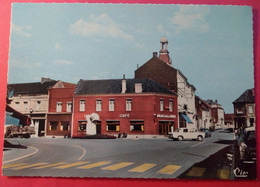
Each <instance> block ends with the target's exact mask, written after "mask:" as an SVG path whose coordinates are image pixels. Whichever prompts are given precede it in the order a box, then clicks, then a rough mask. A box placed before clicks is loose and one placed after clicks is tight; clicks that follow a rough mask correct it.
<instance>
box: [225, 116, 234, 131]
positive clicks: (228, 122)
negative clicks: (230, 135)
mask: <svg viewBox="0 0 260 187" xmlns="http://www.w3.org/2000/svg"><path fill="white" fill-rule="evenodd" d="M224 118H225V119H224V120H225V124H224V128H232V129H234V127H235V121H234V114H225V115H224Z"/></svg>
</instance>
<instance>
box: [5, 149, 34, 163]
mask: <svg viewBox="0 0 260 187" xmlns="http://www.w3.org/2000/svg"><path fill="white" fill-rule="evenodd" d="M27 147H30V148H32V149H34V152H33V153H30V154H28V155H24V156H21V157H18V158H14V159H12V160H8V161H4V162H3V164H7V163H10V162H15V161H17V160H21V159H24V158H27V157H29V156H32V155H34V154H36V153H37V152H38V149H37V148H36V147H31V146H27Z"/></svg>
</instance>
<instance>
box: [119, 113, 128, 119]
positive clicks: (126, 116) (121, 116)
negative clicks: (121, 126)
mask: <svg viewBox="0 0 260 187" xmlns="http://www.w3.org/2000/svg"><path fill="white" fill-rule="evenodd" d="M119 117H120V118H129V117H130V114H120V115H119Z"/></svg>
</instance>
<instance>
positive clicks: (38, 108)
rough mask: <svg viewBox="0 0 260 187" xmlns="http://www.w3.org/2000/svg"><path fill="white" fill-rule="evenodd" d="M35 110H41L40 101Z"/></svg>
mask: <svg viewBox="0 0 260 187" xmlns="http://www.w3.org/2000/svg"><path fill="white" fill-rule="evenodd" d="M36 110H37V111H39V110H41V101H37V105H36Z"/></svg>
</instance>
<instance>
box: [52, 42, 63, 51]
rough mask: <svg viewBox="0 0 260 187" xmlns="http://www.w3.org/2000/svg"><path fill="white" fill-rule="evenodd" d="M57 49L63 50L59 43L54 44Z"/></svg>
mask: <svg viewBox="0 0 260 187" xmlns="http://www.w3.org/2000/svg"><path fill="white" fill-rule="evenodd" d="M54 49H55V50H62V46H61V45H60V44H59V43H56V44H55V46H54Z"/></svg>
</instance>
